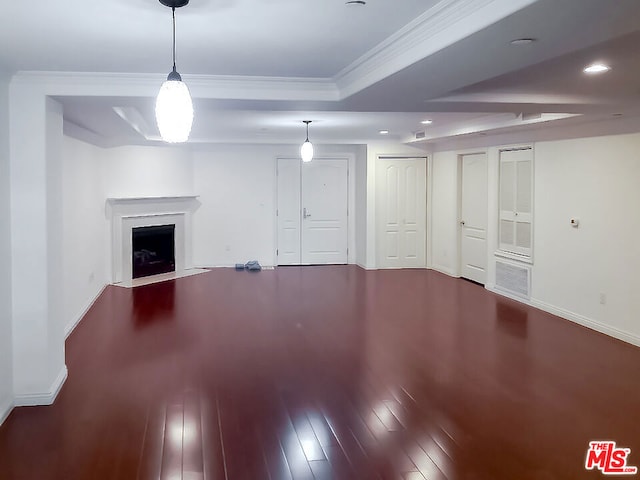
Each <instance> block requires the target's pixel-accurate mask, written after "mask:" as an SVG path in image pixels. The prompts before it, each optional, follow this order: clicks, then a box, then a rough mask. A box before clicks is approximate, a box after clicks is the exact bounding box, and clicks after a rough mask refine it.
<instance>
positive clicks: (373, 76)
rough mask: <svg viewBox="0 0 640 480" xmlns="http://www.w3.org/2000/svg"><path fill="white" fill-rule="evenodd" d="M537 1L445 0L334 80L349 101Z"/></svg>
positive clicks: (340, 73) (343, 96) (355, 62)
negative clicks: (350, 98)
mask: <svg viewBox="0 0 640 480" xmlns="http://www.w3.org/2000/svg"><path fill="white" fill-rule="evenodd" d="M536 1H537V0H442V1H441V2H439V3H437V4H436V5H434V6H433V7H432V8H430V9H429V10H427V11H426V12H424V13H423V14H422V15H420V16H419V17H417V18H416V19H414V20H413V21H412V22H410V23H409V24H407V25H406V26H405V27H403V28H401V29H400V30H398V31H397V32H396V33H394V34H393V35H391V36H390V37H388V38H387V39H386V40H384V41H383V42H381V43H380V44H379V45H377V46H376V47H374V48H373V49H371V50H369V52H367V53H365V54H364V55H363V56H361V57H360V58H359V59H357V60H356V61H354V62H353V63H352V64H351V65H349V66H347V67H346V68H344V69H343V70H342V71H340V72H339V73H338V74H337V75H335V77H334V81H335V83H336V85H337V86H338V89H339V90H340V94H341V97H342V98H343V99H344V98H347V97H349V96H351V95H353V94H355V93H357V92H359V91H361V90H364V89H365V88H367V87H369V86H371V85H373V84H374V83H377V82H379V81H380V80H383V79H385V78H387V77H389V76H391V75H393V74H394V73H396V72H399V71H400V70H402V69H404V68H406V67H408V66H410V65H412V64H414V63H416V62H418V61H420V60H422V59H424V58H426V57H428V56H430V55H433V54H434V53H436V52H438V51H440V50H442V49H444V48H446V47H448V46H450V45H453V44H454V43H456V42H458V41H460V40H462V39H464V38H466V37H468V36H469V35H471V34H473V33H475V32H478V31H480V30H482V29H483V28H486V27H488V26H489V25H491V24H493V23H496V22H497V21H499V20H501V19H503V18H504V17H506V16H508V15H511V14H513V13H515V12H517V11H518V10H521V9H523V8H525V7H527V6H529V5H531V4H532V3H534V2H536Z"/></svg>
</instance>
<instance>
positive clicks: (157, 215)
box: [106, 196, 198, 285]
mask: <svg viewBox="0 0 640 480" xmlns="http://www.w3.org/2000/svg"><path fill="white" fill-rule="evenodd" d="M196 199H197V197H195V196H181V197H140V198H109V199H107V211H106V213H107V218H111V262H112V269H113V270H112V272H113V283H114V284H116V285H126V284H129V283H130V282H131V280H132V279H133V278H134V272H133V268H134V264H135V263H136V260H135V258H134V250H137V251H139V252H142V250H148V251H149V252H155V253H156V257H157V256H158V255H159V254H160V255H162V256H164V255H165V254H164V252H166V249H165V248H159V247H155V246H152V247H149V246H146V247H145V246H142V247H141V248H138V245H136V248H135V249H134V230H135V231H136V232H137V231H138V230H139V231H140V233H142V234H143V235H142V236H145V237H146V233H148V232H149V231H152V230H146V228H147V227H161V228H162V227H169V228H170V229H172V232H171V234H172V237H173V242H172V247H171V248H172V249H173V252H172V253H169V254H168V255H167V256H168V257H169V260H168V261H166V260H165V261H164V267H165V268H167V270H164V272H167V271H170V272H174V271H175V273H176V274H182V273H184V272H185V271H186V270H191V269H193V265H192V260H191V255H192V253H191V245H192V214H193V212H194V211H195V210H196V208H197V207H198V203H197V200H196ZM155 233H158V232H155ZM164 233H165V234H166V236H165V238H168V237H169V233H168V232H166V231H165V232H164ZM137 256H138V259H139V261H147V260H150V259H151V255H150V254H149V253H148V252H142V254H138V255H137ZM172 256H173V260H171V257H172ZM172 263H173V265H171V264H172ZM155 265H158V264H155ZM167 265H170V266H171V267H170V269H168V267H167ZM145 269H146V270H149V269H148V268H146V267H145ZM156 273H158V272H157V271H154V272H153V273H143V272H140V274H141V275H140V274H138V272H136V277H140V276H143V275H145V276H146V275H155V274H156Z"/></svg>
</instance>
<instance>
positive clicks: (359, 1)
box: [344, 0, 367, 5]
mask: <svg viewBox="0 0 640 480" xmlns="http://www.w3.org/2000/svg"><path fill="white" fill-rule="evenodd" d="M344 4H345V5H366V4H367V2H365V1H364V0H349V1H347V2H344Z"/></svg>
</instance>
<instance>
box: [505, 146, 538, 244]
mask: <svg viewBox="0 0 640 480" xmlns="http://www.w3.org/2000/svg"><path fill="white" fill-rule="evenodd" d="M532 189H533V151H532V150H531V149H530V148H528V149H522V150H505V151H502V152H500V233H499V242H500V244H499V247H500V250H503V251H506V252H512V253H515V254H518V255H523V256H527V257H529V256H531V247H532V237H533V232H532V228H531V227H532V218H533V208H532V207H533V201H532V198H533V197H532Z"/></svg>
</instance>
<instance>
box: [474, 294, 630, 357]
mask: <svg viewBox="0 0 640 480" xmlns="http://www.w3.org/2000/svg"><path fill="white" fill-rule="evenodd" d="M485 288H486V289H487V290H489V291H491V292H493V293H496V294H498V295H502V296H503V297H507V298H510V299H511V300H515V301H516V302H520V303H524V304H526V305H530V306H532V307H535V308H538V309H540V310H542V311H544V312H547V313H550V314H552V315H555V316H556V317H560V318H564V319H565V320H569V321H571V322H573V323H577V324H578V325H582V326H583V327H587V328H589V329H591V330H595V331H596V332H599V333H604V334H605V335H608V336H610V337H613V338H616V339H618V340H622V341H623V342H626V343H630V344H631V345H635V346H637V347H640V336H638V335H635V334H633V333H629V332H625V331H624V330H620V329H618V328H615V327H612V326H611V325H607V324H605V323H602V322H599V321H597V320H594V319H592V318H589V317H585V316H584V315H580V314H579V313H575V312H572V311H570V310H565V309H564V308H560V307H556V306H554V305H551V304H549V303H546V302H541V301H540V300H535V299H530V300H527V299H526V298H523V297H518V296H516V295H510V294H509V293H507V292H505V291H503V290H500V289H497V288H494V287H493V286H489V285H487V286H485Z"/></svg>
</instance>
